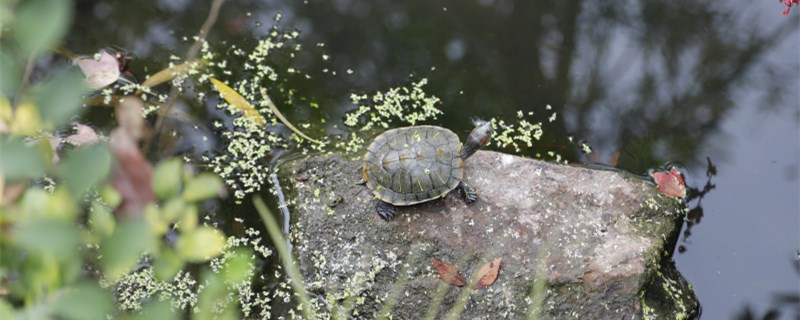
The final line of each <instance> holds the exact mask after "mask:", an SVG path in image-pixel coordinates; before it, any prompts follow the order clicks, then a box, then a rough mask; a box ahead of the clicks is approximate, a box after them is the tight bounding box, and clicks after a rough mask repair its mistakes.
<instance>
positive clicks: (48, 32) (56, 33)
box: [14, 0, 72, 53]
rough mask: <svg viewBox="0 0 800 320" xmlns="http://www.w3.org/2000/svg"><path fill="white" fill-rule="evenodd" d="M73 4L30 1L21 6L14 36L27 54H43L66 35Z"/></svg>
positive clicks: (55, 1)
mask: <svg viewBox="0 0 800 320" xmlns="http://www.w3.org/2000/svg"><path fill="white" fill-rule="evenodd" d="M71 11H72V3H71V2H70V1H63V0H28V1H24V2H22V3H21V4H20V6H19V11H18V12H17V17H16V20H15V24H14V35H15V36H16V40H17V42H19V45H20V47H21V48H22V49H23V50H24V51H26V52H27V53H35V52H43V51H44V50H48V49H50V47H53V46H55V45H56V44H57V43H58V42H59V41H60V40H61V38H62V37H63V36H64V35H65V34H66V32H67V30H68V28H69V22H70V17H71V16H72V12H71Z"/></svg>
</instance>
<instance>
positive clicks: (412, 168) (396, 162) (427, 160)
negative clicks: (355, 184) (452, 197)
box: [364, 126, 464, 206]
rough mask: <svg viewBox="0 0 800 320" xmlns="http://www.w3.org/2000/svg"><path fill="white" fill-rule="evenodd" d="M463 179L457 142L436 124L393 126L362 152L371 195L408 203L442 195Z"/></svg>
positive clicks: (461, 162) (399, 204)
mask: <svg viewBox="0 0 800 320" xmlns="http://www.w3.org/2000/svg"><path fill="white" fill-rule="evenodd" d="M463 178H464V162H463V160H462V159H461V141H459V140H458V136H457V135H456V134H455V133H453V132H452V131H450V130H447V129H445V128H442V127H436V126H414V127H405V128H399V129H393V130H389V131H386V132H384V133H383V134H381V135H379V136H378V137H376V138H375V141H373V142H372V144H370V145H369V148H367V153H366V154H365V155H364V180H366V182H367V187H369V189H370V190H372V193H373V194H375V197H376V198H378V199H380V200H381V201H385V202H388V203H391V204H393V205H396V206H409V205H413V204H417V203H421V202H425V201H429V200H433V199H437V198H440V197H443V196H444V195H446V194H447V193H448V192H450V191H451V190H453V189H455V188H456V187H457V186H458V184H459V183H460V182H461V180H462V179H463Z"/></svg>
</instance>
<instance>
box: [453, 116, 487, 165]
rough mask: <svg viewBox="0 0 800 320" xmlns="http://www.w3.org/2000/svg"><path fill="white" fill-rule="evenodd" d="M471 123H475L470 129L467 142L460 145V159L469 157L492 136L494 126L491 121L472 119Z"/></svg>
mask: <svg viewBox="0 0 800 320" xmlns="http://www.w3.org/2000/svg"><path fill="white" fill-rule="evenodd" d="M473 123H474V124H475V129H472V132H471V133H470V134H469V137H467V142H466V143H464V146H463V147H461V159H467V158H469V157H470V156H471V155H472V154H473V153H475V151H478V149H480V148H481V147H483V146H484V145H486V144H487V143H489V139H490V138H491V137H492V131H494V128H493V127H492V123H491V122H489V121H483V120H474V121H473Z"/></svg>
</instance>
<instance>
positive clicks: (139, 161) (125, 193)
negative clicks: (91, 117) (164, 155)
mask: <svg viewBox="0 0 800 320" xmlns="http://www.w3.org/2000/svg"><path fill="white" fill-rule="evenodd" d="M110 145H111V152H112V153H113V154H114V159H115V162H114V170H113V172H112V176H111V185H112V186H113V187H114V189H116V190H117V192H119V194H120V196H122V203H120V205H119V208H118V209H119V212H120V213H121V214H123V215H129V216H133V215H139V214H141V211H142V209H143V208H144V206H145V205H147V204H148V203H150V202H153V201H154V200H155V196H154V194H153V187H152V179H153V167H152V166H151V165H150V162H148V161H147V160H146V159H145V158H144V156H142V153H141V152H139V148H138V147H137V146H136V142H135V141H134V139H133V138H132V137H131V136H130V135H129V134H128V132H127V131H125V130H123V129H121V128H117V129H114V131H112V132H111V141H110Z"/></svg>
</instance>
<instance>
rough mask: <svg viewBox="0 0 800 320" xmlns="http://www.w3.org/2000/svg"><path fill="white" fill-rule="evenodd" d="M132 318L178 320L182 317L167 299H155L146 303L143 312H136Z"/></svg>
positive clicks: (133, 319)
mask: <svg viewBox="0 0 800 320" xmlns="http://www.w3.org/2000/svg"><path fill="white" fill-rule="evenodd" d="M131 319H132V320H150V319H159V320H178V319H180V317H179V316H178V313H176V312H175V311H173V310H172V307H171V305H170V303H169V301H167V300H154V301H150V302H148V303H147V304H145V305H144V308H142V312H141V313H138V314H136V315H135V316H133V318H131Z"/></svg>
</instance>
